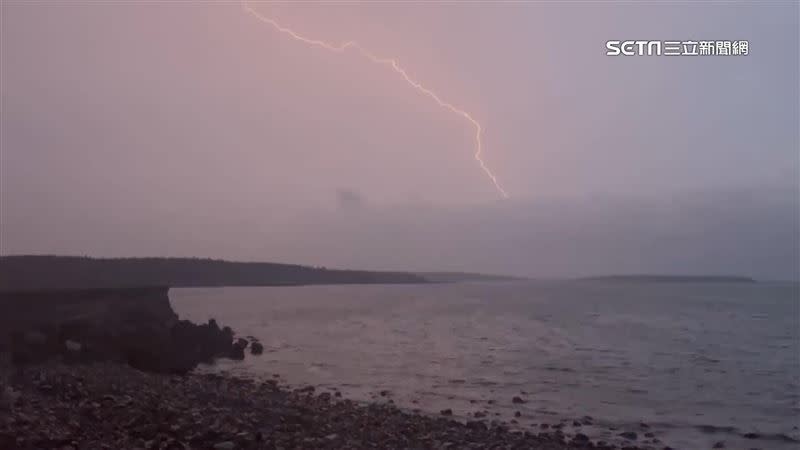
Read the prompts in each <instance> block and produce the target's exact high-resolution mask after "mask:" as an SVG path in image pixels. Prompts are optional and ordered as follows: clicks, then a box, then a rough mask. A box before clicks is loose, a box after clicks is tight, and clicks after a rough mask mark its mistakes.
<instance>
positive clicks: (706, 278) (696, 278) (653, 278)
mask: <svg viewBox="0 0 800 450" xmlns="http://www.w3.org/2000/svg"><path fill="white" fill-rule="evenodd" d="M579 280H583V281H620V282H636V283H755V282H756V280H754V279H753V278H750V277H742V276H724V275H723V276H720V275H606V276H598V277H584V278H579Z"/></svg>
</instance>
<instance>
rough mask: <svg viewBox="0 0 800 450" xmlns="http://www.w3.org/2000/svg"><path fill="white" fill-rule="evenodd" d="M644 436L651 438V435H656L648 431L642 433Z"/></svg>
mask: <svg viewBox="0 0 800 450" xmlns="http://www.w3.org/2000/svg"><path fill="white" fill-rule="evenodd" d="M644 437H646V438H651V437H656V435H655V434H653V433H651V432H649V431H648V432H647V433H645V434H644Z"/></svg>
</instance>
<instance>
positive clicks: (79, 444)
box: [0, 363, 639, 450]
mask: <svg viewBox="0 0 800 450" xmlns="http://www.w3.org/2000/svg"><path fill="white" fill-rule="evenodd" d="M4 372H5V373H4V374H3V375H4V377H3V378H5V380H4V381H0V395H2V399H0V400H1V401H0V449H4V450H5V449H114V450H116V449H188V448H193V449H218V450H223V449H312V448H328V449H361V448H393V449H394V448H397V449H417V448H419V449H444V448H447V449H461V448H473V449H476V448H492V449H541V450H563V449H584V448H599V449H610V448H617V447H614V446H611V445H603V444H598V443H597V442H592V441H591V440H589V439H588V438H587V437H586V436H583V435H580V434H578V435H575V436H570V437H568V436H566V435H564V434H563V433H562V432H561V431H560V430H556V431H550V432H523V431H518V430H513V429H509V428H508V427H507V426H505V425H502V424H490V423H486V422H484V421H478V420H476V421H470V422H467V423H464V422H459V421H456V420H453V419H452V418H449V417H434V416H426V415H421V414H414V413H410V412H408V411H404V410H401V409H399V408H397V407H395V406H394V405H391V404H378V403H372V404H364V403H356V402H353V401H351V400H347V399H342V398H341V397H340V396H339V394H338V393H336V392H327V391H326V392H317V391H316V390H315V389H314V388H313V387H310V386H309V387H306V388H299V389H289V388H285V387H282V386H279V385H278V384H277V383H276V382H275V381H273V380H267V381H253V380H248V379H240V378H235V377H230V376H221V375H211V374H192V373H190V374H188V375H185V376H178V375H164V374H154V373H145V372H141V371H139V370H136V369H133V368H131V367H129V366H126V365H123V364H117V363H93V364H83V365H67V364H63V363H48V364H44V365H38V366H28V367H24V368H13V369H9V370H6V371H4ZM627 448H629V449H632V450H635V449H637V448H639V447H627Z"/></svg>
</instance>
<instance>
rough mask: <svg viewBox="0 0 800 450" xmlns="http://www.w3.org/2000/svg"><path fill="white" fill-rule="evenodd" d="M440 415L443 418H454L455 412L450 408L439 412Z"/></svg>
mask: <svg viewBox="0 0 800 450" xmlns="http://www.w3.org/2000/svg"><path fill="white" fill-rule="evenodd" d="M439 414H441V415H443V416H452V415H453V410H452V409H450V408H447V409H443V410H441V411H439Z"/></svg>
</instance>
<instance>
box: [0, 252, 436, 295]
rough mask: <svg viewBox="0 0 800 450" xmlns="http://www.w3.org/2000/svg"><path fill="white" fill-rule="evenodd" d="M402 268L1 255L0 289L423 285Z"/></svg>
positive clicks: (181, 259)
mask: <svg viewBox="0 0 800 450" xmlns="http://www.w3.org/2000/svg"><path fill="white" fill-rule="evenodd" d="M427 282H428V280H427V279H426V278H424V277H422V276H420V275H417V274H414V273H406V272H374V271H366V270H337V269H327V268H324V267H311V266H302V265H294V264H279V263H269V262H231V261H224V260H215V259H200V258H89V257H77V256H35V255H24V256H0V290H29V289H37V290H38V289H85V288H127V287H139V286H170V287H208V286H293V285H309V284H396V283H427Z"/></svg>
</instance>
